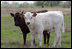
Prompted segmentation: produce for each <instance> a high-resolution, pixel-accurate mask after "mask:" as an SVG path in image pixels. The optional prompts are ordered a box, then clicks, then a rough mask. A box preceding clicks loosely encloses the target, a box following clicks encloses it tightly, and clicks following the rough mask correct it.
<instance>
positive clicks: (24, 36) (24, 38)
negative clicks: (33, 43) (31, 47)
mask: <svg viewBox="0 0 72 49" xmlns="http://www.w3.org/2000/svg"><path fill="white" fill-rule="evenodd" d="M26 36H27V33H23V40H24V45H26Z"/></svg>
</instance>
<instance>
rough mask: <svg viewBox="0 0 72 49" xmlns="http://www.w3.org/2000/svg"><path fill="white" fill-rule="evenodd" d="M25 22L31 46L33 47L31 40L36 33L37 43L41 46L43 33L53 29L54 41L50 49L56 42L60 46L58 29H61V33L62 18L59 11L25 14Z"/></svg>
mask: <svg viewBox="0 0 72 49" xmlns="http://www.w3.org/2000/svg"><path fill="white" fill-rule="evenodd" d="M24 18H25V22H26V24H27V26H28V27H29V29H30V32H31V45H32V46H33V40H34V36H35V34H36V33H38V38H39V43H40V45H39V46H41V45H42V44H41V43H42V35H43V31H45V30H46V31H50V30H51V29H54V31H55V39H54V43H53V45H52V47H55V45H56V42H57V41H58V45H59V47H60V46H61V34H60V28H61V27H62V32H64V18H63V14H62V12H61V11H48V12H45V13H31V12H26V14H25V16H24Z"/></svg>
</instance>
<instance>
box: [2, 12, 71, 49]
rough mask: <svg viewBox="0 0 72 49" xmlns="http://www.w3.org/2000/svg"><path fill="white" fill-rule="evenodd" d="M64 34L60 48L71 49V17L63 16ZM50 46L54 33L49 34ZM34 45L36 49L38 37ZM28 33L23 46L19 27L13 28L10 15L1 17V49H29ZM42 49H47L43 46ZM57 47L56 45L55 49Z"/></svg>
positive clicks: (62, 34)
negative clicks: (25, 43)
mask: <svg viewBox="0 0 72 49" xmlns="http://www.w3.org/2000/svg"><path fill="white" fill-rule="evenodd" d="M69 12H70V11H69ZM64 22H65V33H61V48H71V15H70V14H69V15H65V16H64ZM50 35H51V36H50V46H49V48H51V46H52V43H53V41H54V32H53V31H51V34H50ZM35 37H36V38H35V40H36V44H37V46H35V48H38V45H39V42H38V36H37V35H36V36H35ZM30 41H31V40H30V33H29V34H28V35H27V45H26V46H23V36H22V32H21V30H20V28H19V27H16V26H14V21H13V18H12V17H11V16H10V15H8V16H7V15H6V16H5V15H4V16H3V15H2V16H1V48H30ZM43 42H44V41H43V39H42V48H47V47H46V46H44V44H43ZM57 46H58V45H56V48H57Z"/></svg>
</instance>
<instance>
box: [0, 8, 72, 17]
mask: <svg viewBox="0 0 72 49" xmlns="http://www.w3.org/2000/svg"><path fill="white" fill-rule="evenodd" d="M39 10H48V11H63V13H64V15H70V14H71V8H58V7H57V8H56V7H54V8H39V7H34V8H1V15H2V16H3V15H10V14H9V13H10V12H13V13H15V12H17V11H19V12H20V11H24V12H27V11H30V12H31V11H32V12H33V11H39Z"/></svg>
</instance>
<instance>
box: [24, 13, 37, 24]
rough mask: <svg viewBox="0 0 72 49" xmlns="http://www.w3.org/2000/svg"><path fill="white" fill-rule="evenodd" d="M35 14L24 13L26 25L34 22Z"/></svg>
mask: <svg viewBox="0 0 72 49" xmlns="http://www.w3.org/2000/svg"><path fill="white" fill-rule="evenodd" d="M36 15H37V14H36V13H31V12H26V13H25V14H24V19H25V22H26V24H27V25H29V24H30V23H33V22H34V17H36Z"/></svg>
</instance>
